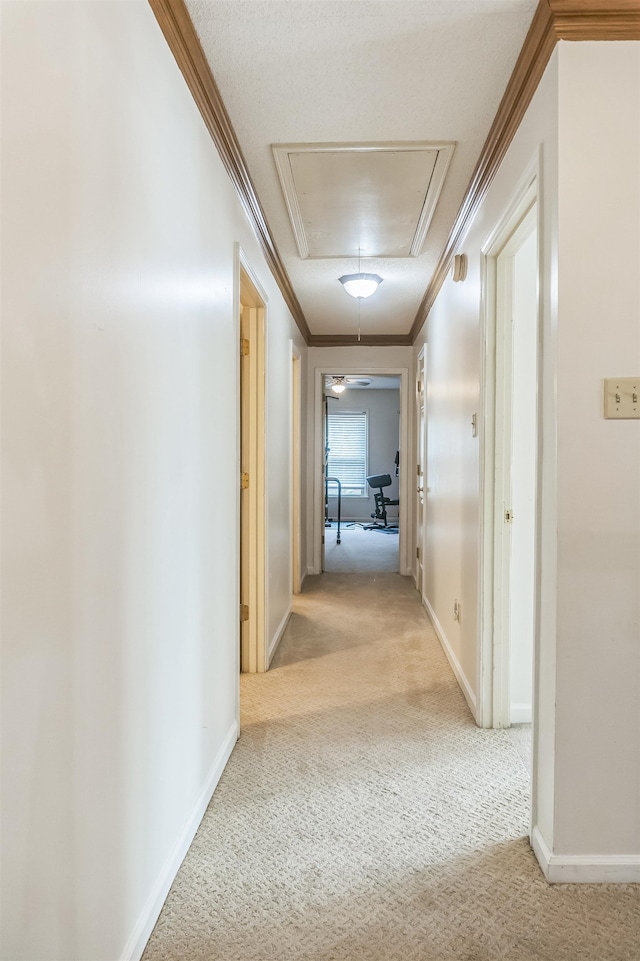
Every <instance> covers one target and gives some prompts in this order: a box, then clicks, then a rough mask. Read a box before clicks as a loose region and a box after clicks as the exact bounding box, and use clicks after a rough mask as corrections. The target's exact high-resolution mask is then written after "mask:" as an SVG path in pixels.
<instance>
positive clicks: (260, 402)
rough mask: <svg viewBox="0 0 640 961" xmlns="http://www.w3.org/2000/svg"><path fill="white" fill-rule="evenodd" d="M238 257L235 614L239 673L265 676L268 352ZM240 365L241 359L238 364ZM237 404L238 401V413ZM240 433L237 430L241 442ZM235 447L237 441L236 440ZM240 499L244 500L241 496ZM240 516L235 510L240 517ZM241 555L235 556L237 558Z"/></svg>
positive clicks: (257, 296) (248, 271)
mask: <svg viewBox="0 0 640 961" xmlns="http://www.w3.org/2000/svg"><path fill="white" fill-rule="evenodd" d="M236 258H237V276H238V281H237V296H238V316H239V317H240V316H241V313H242V310H243V308H246V309H247V319H248V323H249V328H250V333H249V339H250V341H251V347H250V353H249V356H248V358H247V360H248V365H247V367H248V370H247V379H248V408H249V410H248V422H249V438H248V447H249V450H248V452H247V454H248V461H247V464H245V466H243V465H241V464H240V450H238V487H240V472H241V471H242V470H248V473H249V488H248V491H247V492H246V493H247V494H248V498H247V506H248V515H249V525H248V532H247V535H248V536H247V552H248V559H247V560H248V567H247V578H246V580H247V584H246V590H245V592H244V593H245V598H244V599H243V598H241V597H240V586H239V589H238V611H239V610H240V604H241V603H243V602H244V603H248V605H249V620H248V621H247V622H246V628H247V629H246V630H245V631H240V638H241V641H239V648H240V661H241V669H242V670H243V671H248V672H251V673H253V672H262V671H266V670H267V669H268V666H269V651H268V639H267V625H268V623H269V609H268V608H269V597H268V591H267V589H266V585H267V583H268V551H267V544H268V515H267V510H266V505H267V503H268V501H267V495H268V491H267V470H266V464H265V454H266V451H267V449H268V447H267V422H268V419H267V360H266V358H267V351H266V336H267V335H266V330H267V311H268V306H267V304H268V296H267V294H266V292H265V290H264V288H263V287H262V284H261V283H260V281H259V279H258V277H257V275H256V273H255V271H254V270H253V268H252V266H251V263H250V262H249V260H248V258H247V256H246V254H245V253H244V251H243V250H242V248H241V247H240V245H239V244H236ZM238 357H239V358H240V337H238ZM239 363H240V359H239ZM238 395H239V397H240V376H239V375H238ZM239 409H240V401H238V410H239ZM240 433H241V431H240V430H238V436H239V437H240ZM238 443H239V441H238ZM240 496H242V495H240ZM239 514H240V511H239V510H238V515H239ZM238 543H239V544H240V543H241V531H240V523H239V524H238ZM240 553H241V552H240V551H239V554H240Z"/></svg>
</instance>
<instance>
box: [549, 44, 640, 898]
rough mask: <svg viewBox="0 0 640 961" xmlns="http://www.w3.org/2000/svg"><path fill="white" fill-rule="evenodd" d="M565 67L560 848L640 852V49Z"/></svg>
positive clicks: (612, 48) (571, 52) (583, 53)
mask: <svg viewBox="0 0 640 961" xmlns="http://www.w3.org/2000/svg"><path fill="white" fill-rule="evenodd" d="M559 65H560V73H559V80H560V83H559V88H560V98H559V121H560V140H559V194H560V208H559V224H558V230H559V253H558V256H559V263H560V271H559V307H558V317H559V322H558V639H557V644H558V672H557V700H558V712H557V722H556V723H557V747H556V751H557V774H556V777H557V799H556V833H555V844H556V848H557V850H558V851H559V852H560V853H565V852H566V853H573V852H576V851H577V852H588V853H590V854H594V855H619V854H624V853H627V854H629V855H631V854H635V855H640V746H639V745H640V423H639V422H638V421H608V420H604V418H603V396H602V395H603V384H602V381H603V378H605V377H615V376H625V375H626V376H636V375H640V281H639V269H638V268H639V265H640V43H579V44H572V43H563V44H562V46H561V49H560V61H559ZM585 104H588V110H586V109H585ZM577 171H579V176H576V172H577ZM576 398H578V399H579V402H578V403H576ZM636 863H637V864H638V865H640V858H638V861H637V862H636ZM636 880H640V868H639V869H637V872H636Z"/></svg>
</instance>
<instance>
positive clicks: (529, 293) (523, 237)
mask: <svg viewBox="0 0 640 961" xmlns="http://www.w3.org/2000/svg"><path fill="white" fill-rule="evenodd" d="M537 244H538V242H537V230H536V211H535V207H532V208H531V210H530V211H529V212H528V214H527V215H526V217H525V218H524V219H523V220H522V222H521V223H520V224H519V225H518V227H517V228H516V229H515V230H514V232H513V234H512V236H511V237H510V238H509V240H508V241H507V243H506V244H505V247H504V249H503V250H502V251H501V253H500V254H499V255H498V257H497V261H496V293H497V316H496V320H497V323H496V458H495V482H496V487H495V573H494V591H495V593H494V644H495V647H494V725H495V726H498V727H508V726H509V725H510V724H513V723H523V722H530V721H531V715H532V699H533V693H532V692H533V639H534V619H535V603H534V599H535V556H536V541H535V528H536V503H535V502H536V490H537V484H536V472H537V393H536V384H537V355H538V349H537V347H538V323H537V317H538V305H537V275H538V263H537Z"/></svg>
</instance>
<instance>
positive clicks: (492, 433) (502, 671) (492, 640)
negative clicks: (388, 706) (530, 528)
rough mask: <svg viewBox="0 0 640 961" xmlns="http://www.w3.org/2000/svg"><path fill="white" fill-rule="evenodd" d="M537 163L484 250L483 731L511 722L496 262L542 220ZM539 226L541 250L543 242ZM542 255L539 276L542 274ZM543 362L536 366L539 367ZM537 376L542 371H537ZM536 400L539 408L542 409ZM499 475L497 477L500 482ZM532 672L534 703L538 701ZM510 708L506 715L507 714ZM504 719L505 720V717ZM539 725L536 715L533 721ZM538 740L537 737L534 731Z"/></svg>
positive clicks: (480, 692) (537, 588)
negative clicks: (525, 228)
mask: <svg viewBox="0 0 640 961" xmlns="http://www.w3.org/2000/svg"><path fill="white" fill-rule="evenodd" d="M538 171H539V159H538V157H536V158H535V161H534V162H533V163H532V164H531V165H530V167H529V168H528V170H527V171H526V173H525V176H524V177H523V178H522V181H521V183H520V185H519V188H518V190H517V191H516V193H515V195H514V199H513V201H512V203H511V204H510V205H509V206H508V208H507V210H506V211H505V213H504V215H503V217H502V218H501V220H500V221H499V223H498V224H497V225H496V227H495V229H494V230H493V231H492V233H491V235H490V236H489V238H488V239H487V241H486V242H485V244H484V245H483V248H482V254H483V261H482V292H483V303H482V316H483V320H482V323H483V332H482V333H483V337H482V339H483V342H484V344H485V352H484V363H483V369H482V381H481V410H482V434H481V444H480V500H481V513H480V530H479V537H480V545H479V548H480V549H479V557H480V564H479V579H480V583H479V590H478V598H479V605H480V610H479V612H478V613H479V616H478V623H479V625H480V644H479V678H480V684H479V690H478V695H479V696H478V713H477V720H478V724H479V725H480V726H482V727H504V726H508V725H509V721H508V708H509V705H508V683H509V682H508V679H509V673H508V672H509V662H508V648H507V647H506V645H505V644H503V643H502V641H503V636H502V635H503V624H504V621H503V617H504V604H505V603H507V599H506V598H505V597H504V577H505V564H506V562H507V557H505V547H506V548H507V550H508V545H505V543H504V540H503V534H504V516H503V505H502V498H501V497H499V496H498V491H499V489H500V486H501V485H502V484H503V482H504V478H503V476H502V473H501V465H502V464H503V462H504V432H505V430H506V429H507V427H508V425H507V424H505V423H497V420H496V417H497V416H498V420H499V411H500V406H501V405H500V403H499V401H500V398H499V396H498V392H497V390H496V383H497V376H498V374H499V373H500V369H499V368H500V350H499V345H498V340H499V337H498V334H497V330H496V324H497V313H498V298H499V291H498V285H497V261H498V257H499V255H500V254H501V253H502V252H503V251H504V250H505V248H506V246H507V244H508V243H509V241H510V240H511V239H512V238H513V237H514V235H516V232H517V231H518V228H519V227H520V226H521V225H522V223H523V221H524V220H525V218H526V217H527V215H528V214H529V212H530V211H531V210H532V209H534V210H535V217H536V220H537V219H538V218H539V213H540V204H539V198H538V183H539V176H538ZM537 226H538V244H540V242H541V231H540V225H539V223H538V224H537ZM540 263H541V259H540V255H539V256H538V264H539V266H538V271H540ZM540 323H541V321H540V305H539V304H538V343H540V339H541V336H540ZM539 362H540V361H539V360H538V363H539ZM538 376H539V369H538ZM539 403H540V401H539V398H538V407H539ZM539 447H540V410H538V451H539ZM537 465H538V466H537V478H536V483H537V488H538V491H539V489H540V457H539V456H538V457H537ZM496 473H497V476H496ZM539 545H540V517H539V515H538V516H537V518H536V553H537V555H538V556H539ZM538 572H539V565H538V564H536V584H535V596H536V603H535V618H536V621H537V620H538V607H539V605H538V598H539V591H540V585H539V576H538ZM534 647H537V623H536V625H534ZM536 683H537V677H536V672H535V671H534V693H533V703H534V704H535V701H536V691H535V685H536ZM505 703H506V705H507V706H506V709H505ZM505 714H506V716H505ZM534 721H535V715H534ZM534 738H535V731H534Z"/></svg>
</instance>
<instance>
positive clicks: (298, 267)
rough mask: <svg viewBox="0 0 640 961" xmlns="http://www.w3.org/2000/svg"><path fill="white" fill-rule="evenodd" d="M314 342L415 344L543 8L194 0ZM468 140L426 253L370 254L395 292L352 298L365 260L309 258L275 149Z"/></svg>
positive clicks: (466, 0) (191, 5)
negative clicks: (416, 327) (371, 339)
mask: <svg viewBox="0 0 640 961" xmlns="http://www.w3.org/2000/svg"><path fill="white" fill-rule="evenodd" d="M187 7H188V10H189V13H190V15H191V18H192V20H193V23H194V26H195V29H196V31H197V33H198V36H199V38H200V41H201V43H202V46H203V49H204V52H205V54H206V56H207V59H208V61H209V65H210V66H211V69H212V72H213V75H214V77H215V79H216V82H217V84H218V87H219V89H220V93H221V95H222V99H223V101H224V103H225V106H226V108H227V111H228V113H229V116H230V118H231V122H232V123H233V126H234V129H235V132H236V135H237V137H238V141H239V143H240V146H241V148H242V151H243V154H244V156H245V159H246V162H247V166H248V168H249V172H250V174H251V178H252V180H253V183H254V185H255V188H256V191H257V194H258V197H259V198H260V201H261V203H262V206H263V208H264V211H265V214H266V218H267V221H268V223H269V226H270V229H271V232H272V234H273V237H274V239H275V242H276V245H277V247H278V250H279V252H280V256H281V258H282V260H283V263H284V265H285V268H286V270H287V272H288V274H289V277H290V279H291V282H292V284H293V287H294V289H295V292H296V295H297V297H298V300H299V301H300V304H301V305H302V309H303V311H304V314H305V317H306V320H307V323H308V324H309V327H310V329H311V332H312V334H352V333H354V332H356V331H357V330H358V324H359V319H358V312H359V309H360V325H361V329H362V332H363V333H365V334H395V335H400V334H407V333H408V331H409V329H410V327H411V324H412V322H413V320H414V317H415V315H416V311H417V309H418V306H419V304H420V301H421V300H422V297H423V295H424V292H425V290H426V288H427V286H428V284H429V280H430V278H431V276H432V274H433V271H434V269H435V267H436V265H437V262H438V258H439V256H440V254H441V252H442V250H443V248H444V245H445V243H446V240H447V237H448V234H449V230H450V228H451V225H452V223H453V221H454V218H455V215H456V213H457V211H458V208H459V206H460V203H461V201H462V198H463V196H464V192H465V189H466V187H467V186H468V183H469V180H470V178H471V174H472V172H473V168H474V166H475V164H476V161H477V159H478V156H479V153H480V150H481V148H482V145H483V143H484V140H485V138H486V135H487V133H488V130H489V127H490V125H491V122H492V120H493V117H494V115H495V113H496V110H497V108H498V104H499V102H500V99H501V97H502V94H503V93H504V89H505V87H506V84H507V82H508V79H509V76H510V73H511V70H512V69H513V66H514V64H515V61H516V59H517V56H518V53H519V51H520V48H521V46H522V43H523V41H524V37H525V35H526V32H527V29H528V27H529V24H530V22H531V20H532V18H533V14H534V12H535V7H536V0H187ZM396 140H398V141H407V140H436V141H455V142H456V149H455V152H454V155H453V160H452V162H451V166H450V168H449V171H448V173H447V176H446V179H445V182H444V186H443V188H442V193H441V195H440V199H439V201H438V205H437V207H436V210H435V213H434V216H433V220H432V221H431V226H430V228H429V231H428V233H427V236H426V239H425V242H424V245H423V248H422V254H421V255H420V256H419V257H410V258H394V259H384V258H368V259H366V260H363V263H362V269H363V270H366V271H369V272H372V273H378V274H380V276H381V277H383V278H384V281H385V282H384V284H382V285H381V286H380V288H379V289H378V291H376V293H375V294H374V295H373V296H372V297H371V298H370V299H369V300H365V301H362V302H360V303H359V302H357V301H355V300H353V299H352V298H350V297H349V296H348V295H347V294H346V293H345V291H344V290H343V289H342V286H341V285H340V284H339V283H338V280H337V278H338V277H339V276H340V275H341V274H344V273H352V272H353V271H354V270H356V269H357V259H356V260H354V259H349V258H345V259H333V260H330V259H327V260H320V259H313V260H304V261H303V260H301V259H300V256H299V253H298V249H297V246H296V242H295V238H294V234H293V231H292V228H291V223H290V221H289V216H288V213H287V208H286V204H285V201H284V197H283V193H282V189H281V186H280V182H279V179H278V174H277V170H276V165H275V161H274V157H273V153H272V149H271V148H272V145H273V144H279V143H347V142H349V143H353V142H354V141H367V142H385V141H396Z"/></svg>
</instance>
